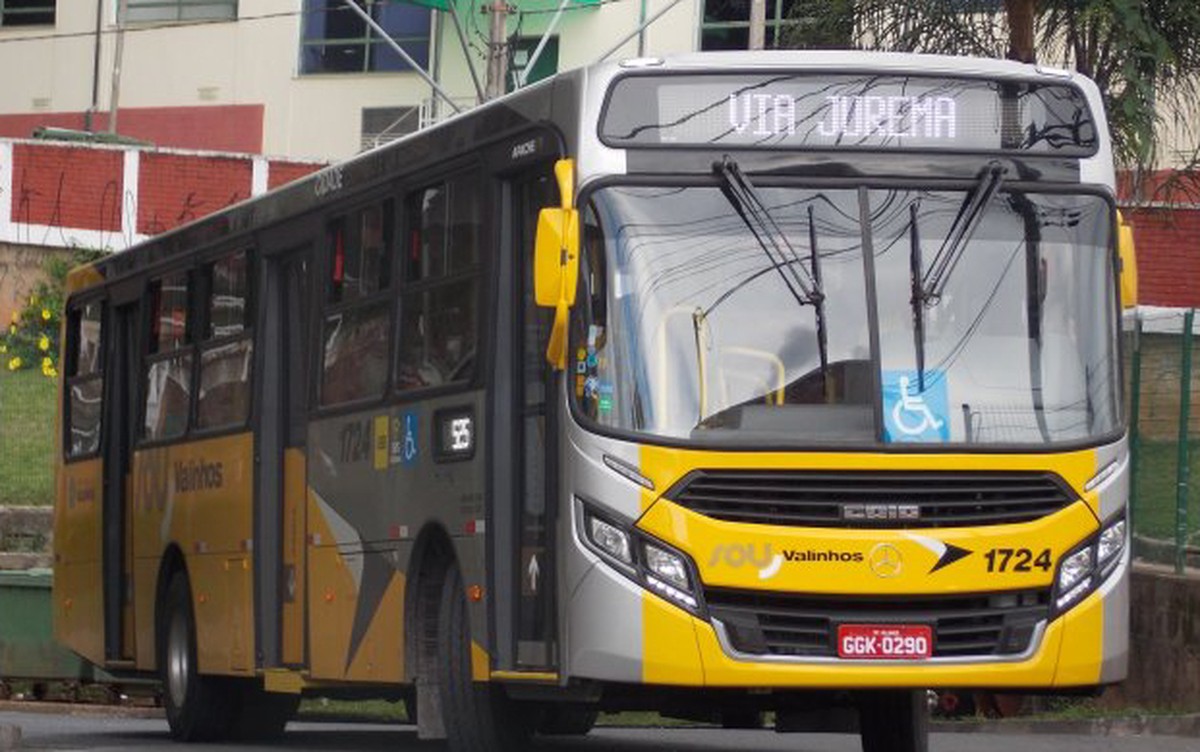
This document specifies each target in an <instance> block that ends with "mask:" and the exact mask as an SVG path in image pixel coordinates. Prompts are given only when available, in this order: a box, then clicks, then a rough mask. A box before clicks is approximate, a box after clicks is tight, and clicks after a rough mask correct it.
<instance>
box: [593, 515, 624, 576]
mask: <svg viewBox="0 0 1200 752" xmlns="http://www.w3.org/2000/svg"><path fill="white" fill-rule="evenodd" d="M587 526H588V538H590V539H591V541H592V543H594V544H595V545H596V548H598V549H600V550H601V551H603V552H604V553H606V554H608V555H609V556H611V557H613V558H614V559H616V560H617V561H619V562H621V563H622V564H632V563H633V554H632V553H631V551H632V548H631V546H630V545H629V534H628V533H626V532H625V531H624V530H622V529H621V528H619V527H617V526H616V525H613V524H611V523H609V522H608V521H606V520H603V519H601V518H599V517H596V516H595V515H591V514H589V515H588V520H587Z"/></svg>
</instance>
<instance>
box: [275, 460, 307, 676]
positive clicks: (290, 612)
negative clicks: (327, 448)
mask: <svg viewBox="0 0 1200 752" xmlns="http://www.w3.org/2000/svg"><path fill="white" fill-rule="evenodd" d="M305 471H306V469H305V461H304V452H303V450H300V449H288V450H286V451H285V452H284V455H283V568H284V582H283V586H284V588H285V594H284V599H283V609H282V611H283V613H282V614H281V618H282V625H281V630H282V633H283V647H282V649H283V662H284V663H285V664H287V665H290V666H298V665H300V664H302V663H304V615H305V604H306V594H307V593H308V586H307V573H306V571H305V570H306V569H307V568H308V563H307V559H306V553H307V550H308V547H307V546H306V545H305V543H304V536H305V534H306V532H307V530H308V524H307V522H306V519H307V512H308V503H307V500H306V496H307V494H308V490H307V487H306V484H305ZM289 573H290V575H291V577H292V580H291V583H290V585H291V595H290V597H289V596H288V593H287V592H286V591H287V589H288V588H289V582H288V574H289Z"/></svg>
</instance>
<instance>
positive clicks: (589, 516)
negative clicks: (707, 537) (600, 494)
mask: <svg viewBox="0 0 1200 752" xmlns="http://www.w3.org/2000/svg"><path fill="white" fill-rule="evenodd" d="M577 501H578V504H579V507H580V509H581V512H582V520H583V524H582V525H581V526H580V532H582V535H581V536H580V537H581V538H583V542H584V543H585V544H586V545H587V547H588V548H590V549H591V550H592V551H595V552H596V553H597V554H598V555H599V556H600V558H602V559H604V560H605V561H607V562H608V563H609V564H611V565H612V566H613V568H614V569H616V570H617V571H618V572H620V573H621V574H623V575H625V576H626V577H628V578H629V579H631V580H633V581H634V582H636V583H637V584H639V585H641V586H642V587H644V588H646V589H647V590H650V591H652V592H654V593H656V594H657V595H659V596H660V597H662V598H664V599H666V600H668V601H671V602H672V603H674V604H675V605H677V606H679V607H680V608H682V609H684V610H685V611H687V612H689V613H691V614H693V615H695V616H699V617H701V618H703V610H704V609H703V606H702V605H701V601H700V596H699V592H698V590H697V589H696V586H695V583H696V582H697V579H696V577H695V575H694V572H695V571H696V568H695V566H694V565H693V564H692V560H691V558H690V557H689V556H688V555H687V554H685V553H683V552H682V551H679V550H677V549H675V548H673V547H671V546H669V545H667V544H666V543H663V542H662V541H660V540H658V539H656V538H651V537H650V536H648V535H646V534H645V533H643V532H641V531H639V530H637V529H636V528H634V527H633V526H632V525H630V524H622V523H620V522H618V521H617V520H616V519H614V518H612V517H608V516H605V515H603V514H601V513H598V512H596V511H595V510H593V509H592V508H591V507H590V506H589V505H588V504H586V503H585V502H584V501H583V500H582V499H577Z"/></svg>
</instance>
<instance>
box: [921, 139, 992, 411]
mask: <svg viewBox="0 0 1200 752" xmlns="http://www.w3.org/2000/svg"><path fill="white" fill-rule="evenodd" d="M1007 172H1008V168H1006V167H1005V166H1004V165H1002V164H1000V163H999V162H992V163H991V164H989V165H988V166H987V167H986V168H985V169H984V171H983V173H982V174H981V175H980V176H979V181H978V182H976V183H975V188H974V189H972V191H971V193H970V194H968V195H967V197H966V199H964V200H963V204H962V206H961V207H959V209H958V214H957V215H955V217H954V222H953V223H952V224H951V225H950V231H949V232H947V233H946V239H945V240H943V241H942V245H941V247H940V248H938V251H937V253H936V254H935V255H934V257H933V261H932V262H931V263H930V264H929V269H928V270H927V271H922V269H921V267H922V266H923V262H922V260H921V235H920V232H919V231H918V229H917V213H918V212H917V205H916V204H915V203H914V204H911V205H909V207H908V210H909V256H908V264H909V273H910V275H911V279H912V298H911V299H910V300H909V304H910V305H911V306H912V315H913V346H914V348H915V349H916V355H917V388H918V389H919V390H920V391H922V392H923V391H925V308H926V307H927V306H933V305H936V304H937V302H938V300H940V299H941V296H942V292H943V291H945V289H946V283H947V281H948V280H949V279H950V274H951V272H953V271H954V267H955V266H957V265H958V262H959V260H960V259H962V255H963V251H964V250H966V247H967V243H968V242H970V240H971V237H972V236H973V235H974V234H975V230H976V229H977V228H978V227H979V223H980V221H981V220H982V219H983V215H984V214H985V213H987V207H988V204H989V203H990V202H991V200H992V197H993V196H995V195H996V193H997V192H998V191H999V190H1000V186H1001V185H1003V184H1004V175H1005V173H1007Z"/></svg>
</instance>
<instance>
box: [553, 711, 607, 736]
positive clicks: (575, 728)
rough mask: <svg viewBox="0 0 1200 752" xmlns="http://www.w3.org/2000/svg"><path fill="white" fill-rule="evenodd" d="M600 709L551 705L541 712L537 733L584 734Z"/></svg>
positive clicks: (594, 721)
mask: <svg viewBox="0 0 1200 752" xmlns="http://www.w3.org/2000/svg"><path fill="white" fill-rule="evenodd" d="M599 717H600V711H599V710H596V709H595V708H589V707H586V706H579V705H551V706H549V707H547V708H546V709H545V710H544V711H543V712H542V718H541V721H540V722H539V723H538V733H539V734H546V735H547V736H586V735H587V733H588V732H589V731H591V730H592V727H593V726H595V725H596V719H597V718H599Z"/></svg>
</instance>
